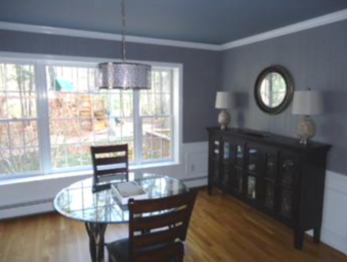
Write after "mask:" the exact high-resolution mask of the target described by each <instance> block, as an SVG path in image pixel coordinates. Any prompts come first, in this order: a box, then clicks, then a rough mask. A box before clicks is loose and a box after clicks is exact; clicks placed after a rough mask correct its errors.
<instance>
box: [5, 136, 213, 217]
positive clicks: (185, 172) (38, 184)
mask: <svg viewBox="0 0 347 262" xmlns="http://www.w3.org/2000/svg"><path fill="white" fill-rule="evenodd" d="M207 154H208V145H207V142H199V143H187V144H183V145H182V147H181V159H180V163H179V164H174V165H171V166H160V167H153V168H141V169H137V170H139V171H144V172H152V173H157V174H164V175H168V176H171V177H175V178H177V179H180V180H182V181H183V182H185V183H186V184H187V185H188V186H189V187H198V186H203V185H207ZM90 174H91V172H89V174H77V175H76V174H75V175H65V176H57V175H54V176H45V177H43V178H42V179H38V178H36V179H34V180H32V181H21V182H13V183H8V182H6V183H1V182H0V219H6V218H13V217H19V216H26V215H32V214H38V213H43V212H50V211H52V210H53V204H52V200H53V198H54V196H55V195H56V194H57V193H58V192H59V191H60V190H61V189H62V188H64V187H66V186H68V185H70V184H72V183H74V182H76V181H78V180H81V179H83V178H87V177H90V176H91V175H90Z"/></svg>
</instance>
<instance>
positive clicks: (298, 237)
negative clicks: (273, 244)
mask: <svg viewBox="0 0 347 262" xmlns="http://www.w3.org/2000/svg"><path fill="white" fill-rule="evenodd" d="M303 245H304V231H302V230H298V229H296V230H295V231H294V247H295V248H296V249H299V250H302V247H303Z"/></svg>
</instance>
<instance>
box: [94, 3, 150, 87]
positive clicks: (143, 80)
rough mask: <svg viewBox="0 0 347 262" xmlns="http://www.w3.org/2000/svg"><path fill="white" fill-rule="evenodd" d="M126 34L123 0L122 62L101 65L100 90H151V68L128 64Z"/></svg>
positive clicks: (144, 65)
mask: <svg viewBox="0 0 347 262" xmlns="http://www.w3.org/2000/svg"><path fill="white" fill-rule="evenodd" d="M125 34H126V16H125V0H122V62H105V63H101V64H99V66H98V67H99V83H100V86H99V87H100V89H133V90H140V89H150V88H151V66H150V65H146V64H140V63H128V62H126V56H125V55H126V50H125Z"/></svg>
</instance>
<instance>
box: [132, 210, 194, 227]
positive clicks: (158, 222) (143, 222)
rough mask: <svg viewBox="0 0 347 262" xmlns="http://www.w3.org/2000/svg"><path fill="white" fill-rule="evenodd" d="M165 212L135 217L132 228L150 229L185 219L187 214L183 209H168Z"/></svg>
mask: <svg viewBox="0 0 347 262" xmlns="http://www.w3.org/2000/svg"><path fill="white" fill-rule="evenodd" d="M166 212H167V213H166V214H160V215H154V216H148V217H138V218H135V223H134V230H135V231H139V230H151V229H156V228H161V227H165V226H171V225H175V224H179V223H181V222H182V221H185V220H186V219H187V216H189V214H187V211H186V210H185V209H182V210H178V211H175V212H171V210H168V211H166ZM188 219H189V218H188Z"/></svg>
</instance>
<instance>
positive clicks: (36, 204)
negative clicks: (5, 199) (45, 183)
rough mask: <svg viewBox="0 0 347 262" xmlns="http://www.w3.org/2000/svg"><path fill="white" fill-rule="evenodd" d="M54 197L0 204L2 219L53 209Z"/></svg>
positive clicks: (0, 217) (0, 216) (0, 218)
mask: <svg viewBox="0 0 347 262" xmlns="http://www.w3.org/2000/svg"><path fill="white" fill-rule="evenodd" d="M53 210H54V208H53V198H49V199H42V200H35V201H28V202H24V203H18V204H11V205H4V206H0V220H4V219H11V218H17V217H24V216H28V215H33V214H39V213H45V212H50V211H53Z"/></svg>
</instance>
